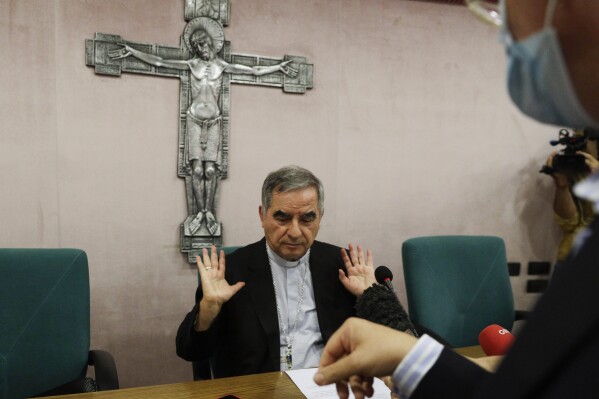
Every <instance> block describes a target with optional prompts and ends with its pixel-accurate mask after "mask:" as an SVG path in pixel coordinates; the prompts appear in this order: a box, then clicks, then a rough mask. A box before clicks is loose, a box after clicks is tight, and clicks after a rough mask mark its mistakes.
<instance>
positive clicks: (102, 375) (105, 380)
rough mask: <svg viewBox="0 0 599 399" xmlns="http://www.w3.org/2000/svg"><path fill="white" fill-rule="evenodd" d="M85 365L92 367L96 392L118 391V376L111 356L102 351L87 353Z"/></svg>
mask: <svg viewBox="0 0 599 399" xmlns="http://www.w3.org/2000/svg"><path fill="white" fill-rule="evenodd" d="M87 364H89V365H90V366H94V372H95V375H96V385H97V387H98V391H110V390H113V389H119V376H118V374H117V372H116V364H115V362H114V358H113V357H112V355H111V354H110V353H108V352H106V351H103V350H91V351H89V357H88V361H87Z"/></svg>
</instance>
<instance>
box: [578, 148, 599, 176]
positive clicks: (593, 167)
mask: <svg viewBox="0 0 599 399" xmlns="http://www.w3.org/2000/svg"><path fill="white" fill-rule="evenodd" d="M576 153H577V154H578V155H581V156H583V157H584V163H585V165H586V166H587V167H588V168H589V170H590V172H591V174H593V173H595V172H596V171H597V170H599V161H597V160H596V159H595V157H593V156H592V155H591V154H589V153H588V152H584V151H576Z"/></svg>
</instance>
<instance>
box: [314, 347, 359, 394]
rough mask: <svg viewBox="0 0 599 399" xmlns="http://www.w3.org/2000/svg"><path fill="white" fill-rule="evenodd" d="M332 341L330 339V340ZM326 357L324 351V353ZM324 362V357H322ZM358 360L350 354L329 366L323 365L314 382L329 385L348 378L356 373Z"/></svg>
mask: <svg viewBox="0 0 599 399" xmlns="http://www.w3.org/2000/svg"><path fill="white" fill-rule="evenodd" d="M329 342H330V341H329ZM323 357H324V353H323ZM320 362H321V364H322V362H323V359H322V358H321V359H320ZM356 370H357V367H356V362H355V361H354V356H353V355H352V354H350V355H349V356H345V357H343V358H341V359H339V360H337V361H335V362H334V363H332V364H329V365H328V366H321V367H319V368H318V371H317V372H316V374H315V375H314V382H315V383H316V384H318V385H328V384H332V383H336V382H339V381H341V380H347V379H349V377H351V376H352V375H354V374H356Z"/></svg>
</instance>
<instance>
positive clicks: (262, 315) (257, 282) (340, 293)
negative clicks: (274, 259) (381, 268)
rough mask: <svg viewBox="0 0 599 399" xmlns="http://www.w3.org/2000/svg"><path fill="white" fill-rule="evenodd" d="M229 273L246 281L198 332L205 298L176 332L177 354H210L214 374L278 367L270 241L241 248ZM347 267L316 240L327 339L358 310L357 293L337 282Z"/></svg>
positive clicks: (319, 303)
mask: <svg viewBox="0 0 599 399" xmlns="http://www.w3.org/2000/svg"><path fill="white" fill-rule="evenodd" d="M226 262H227V263H226V272H225V278H226V280H227V281H228V282H229V284H235V283H237V282H239V281H244V282H245V283H246V285H245V287H243V288H242V289H241V290H240V291H239V292H237V294H235V295H234V296H233V297H232V298H231V299H230V300H229V301H228V302H226V303H225V304H224V305H223V307H222V309H221V312H220V314H219V315H218V316H217V318H216V320H215V321H214V323H213V324H212V326H211V327H210V328H209V329H208V330H207V331H203V332H200V333H198V332H196V331H194V329H193V323H194V321H195V317H196V315H197V312H198V305H197V304H198V303H199V301H200V299H201V298H202V287H201V285H200V286H199V287H198V289H197V292H196V302H195V303H196V305H195V306H194V308H193V309H192V310H191V312H189V313H188V314H187V316H186V317H185V319H184V320H183V322H182V323H181V325H180V326H179V331H178V332H177V355H179V356H180V357H182V358H183V359H185V360H189V361H193V360H202V359H207V358H212V371H213V373H214V376H215V377H229V376H236V375H245V374H255V373H264V372H268V371H278V370H280V367H281V366H280V362H279V355H280V353H279V339H280V338H279V323H278V317H277V308H276V300H275V292H274V288H273V284H272V274H271V271H270V265H269V263H268V257H267V254H266V240H265V239H262V240H260V241H258V242H257V243H254V244H250V245H248V246H247V247H244V248H240V249H239V250H237V251H235V252H234V253H232V254H230V255H228V256H227V258H226ZM339 269H344V270H345V266H344V265H343V261H342V259H341V254H340V248H339V247H336V246H333V245H330V244H326V243H322V242H318V241H314V243H313V244H312V247H311V249H310V272H311V274H312V283H313V286H314V297H315V302H316V311H317V315H318V324H319V326H320V331H321V333H322V337H323V339H324V341H325V342H326V341H327V340H328V339H329V337H330V336H331V334H332V333H333V332H334V331H335V330H336V329H337V328H338V327H339V326H341V324H342V323H343V321H345V319H347V318H348V317H350V316H352V315H353V314H354V304H355V301H356V299H355V297H354V296H353V295H352V294H350V293H349V292H348V291H347V290H346V289H345V288H344V287H343V285H342V284H341V283H340V282H339V272H338V270H339Z"/></svg>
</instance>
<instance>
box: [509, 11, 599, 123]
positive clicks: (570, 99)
mask: <svg viewBox="0 0 599 399" xmlns="http://www.w3.org/2000/svg"><path fill="white" fill-rule="evenodd" d="M556 4H557V0H549V2H548V5H547V10H546V12H545V24H544V26H543V29H542V30H540V31H539V32H536V33H534V34H532V35H531V36H529V37H527V38H525V39H524V40H522V41H520V42H516V41H514V39H513V38H512V35H511V34H510V32H509V28H508V27H507V17H506V12H505V4H504V2H501V7H502V14H503V21H504V23H503V27H502V31H501V38H502V41H503V42H504V45H505V48H506V52H507V58H508V71H507V84H508V91H509V93H510V97H511V98H512V101H513V102H514V103H515V104H516V105H517V106H518V108H520V110H521V111H522V112H524V113H525V114H526V115H528V116H530V117H532V118H534V119H536V120H538V121H540V122H544V123H550V124H553V125H559V126H564V127H570V128H584V127H591V126H594V127H597V126H599V124H597V122H595V121H594V120H593V119H592V118H591V117H590V116H589V115H588V114H587V112H586V111H585V110H584V109H583V108H582V105H580V101H579V100H578V97H577V96H576V92H575V91H574V88H573V87H572V83H571V82H570V76H569V75H568V69H567V68H566V63H565V62H564V58H563V55H562V50H561V47H560V44H559V41H558V38H557V34H556V32H555V29H554V28H553V26H551V21H552V20H553V13H554V11H555V6H556Z"/></svg>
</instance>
